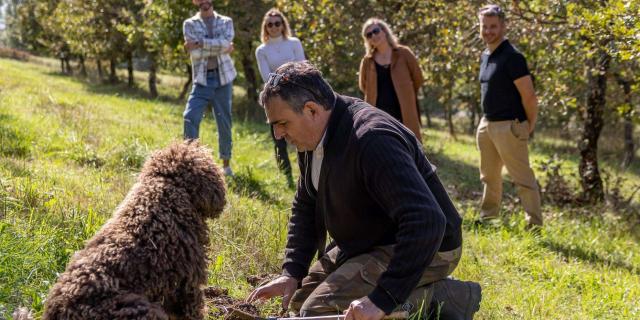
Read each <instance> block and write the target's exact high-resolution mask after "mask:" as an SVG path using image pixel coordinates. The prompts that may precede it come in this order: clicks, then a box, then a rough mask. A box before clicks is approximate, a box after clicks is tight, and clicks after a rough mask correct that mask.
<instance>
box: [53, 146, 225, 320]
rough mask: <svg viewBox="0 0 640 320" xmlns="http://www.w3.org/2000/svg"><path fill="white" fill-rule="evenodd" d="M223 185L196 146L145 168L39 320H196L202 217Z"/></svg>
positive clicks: (204, 238)
mask: <svg viewBox="0 0 640 320" xmlns="http://www.w3.org/2000/svg"><path fill="white" fill-rule="evenodd" d="M225 194H226V189H225V181H224V176H223V174H222V171H221V170H220V168H219V167H218V166H216V165H215V164H214V161H213V159H212V157H211V155H210V151H209V150H207V149H206V148H204V147H202V146H200V145H199V143H198V142H197V141H193V140H192V141H185V142H182V143H174V144H172V145H171V146H169V147H168V148H166V149H163V150H160V151H157V152H156V153H154V154H153V155H152V156H151V158H150V159H149V160H148V161H147V162H146V163H145V165H144V167H143V168H142V172H141V173H140V175H139V177H138V181H137V183H136V184H135V185H134V186H133V188H132V189H131V191H129V194H128V195H127V196H126V198H125V199H124V201H123V202H122V203H121V204H120V206H118V208H117V209H116V211H115V213H114V215H113V217H112V218H111V219H110V220H109V221H107V223H106V224H105V225H104V226H103V227H102V229H101V230H100V231H99V232H98V233H97V234H96V235H95V236H94V237H93V238H92V239H91V240H89V241H88V242H87V244H86V246H85V248H84V249H82V250H80V251H78V252H77V253H76V254H75V255H74V256H73V258H72V259H71V261H70V262H69V265H68V266H67V269H66V270H65V272H64V273H63V274H62V275H61V276H60V277H59V279H58V282H57V283H56V284H55V286H54V287H53V288H52V289H51V291H50V293H49V297H48V298H47V301H46V305H45V312H44V316H43V319H174V318H178V319H203V317H204V301H203V294H202V292H201V286H203V285H205V284H206V280H207V257H206V251H207V245H208V243H209V237H208V227H207V224H206V222H205V220H206V219H207V218H216V217H218V216H219V215H220V213H221V212H222V210H223V207H224V205H225Z"/></svg>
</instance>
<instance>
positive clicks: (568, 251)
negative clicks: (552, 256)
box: [541, 239, 640, 275]
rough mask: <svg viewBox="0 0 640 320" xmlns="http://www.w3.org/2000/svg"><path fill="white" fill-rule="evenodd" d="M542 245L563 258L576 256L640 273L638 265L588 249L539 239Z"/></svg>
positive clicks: (590, 261) (594, 262)
mask: <svg viewBox="0 0 640 320" xmlns="http://www.w3.org/2000/svg"><path fill="white" fill-rule="evenodd" d="M541 244H542V246H543V247H545V248H547V249H549V250H552V251H555V252H557V253H559V254H561V255H562V256H564V257H565V258H577V259H580V260H582V261H586V262H589V263H591V264H597V265H605V266H611V267H615V268H619V269H625V270H627V271H629V272H631V273H633V274H635V275H640V267H638V266H634V265H631V264H629V263H626V262H624V261H620V260H618V259H607V258H603V257H601V256H600V255H598V254H597V253H595V252H592V251H588V250H585V249H582V248H579V247H570V246H568V245H566V244H564V243H557V242H555V241H551V240H548V239H545V240H543V241H541Z"/></svg>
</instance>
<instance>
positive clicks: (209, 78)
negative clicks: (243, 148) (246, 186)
mask: <svg viewBox="0 0 640 320" xmlns="http://www.w3.org/2000/svg"><path fill="white" fill-rule="evenodd" d="M192 1H193V4H194V5H196V6H198V8H199V9H200V11H199V12H198V13H196V15H195V16H193V17H191V18H189V19H187V20H185V21H184V24H183V32H184V40H185V44H184V46H185V48H186V49H187V51H189V54H190V55H191V64H192V67H193V90H192V91H191V95H189V100H188V101H187V106H186V108H185V110H184V114H183V117H184V137H185V139H196V138H198V136H199V129H200V121H201V120H202V117H203V115H204V110H205V108H206V107H207V105H208V104H209V103H212V104H213V112H214V115H215V118H216V123H217V125H218V146H219V151H220V158H221V159H222V161H223V166H224V174H225V175H227V176H232V175H233V171H232V170H231V166H230V164H229V161H230V160H231V147H232V143H231V97H232V89H233V79H235V77H236V74H237V73H236V69H235V68H234V66H233V60H231V57H230V56H229V53H231V51H233V42H232V41H233V36H234V31H233V20H231V18H229V17H226V16H223V15H220V14H218V13H217V12H215V11H213V5H212V4H211V0H192Z"/></svg>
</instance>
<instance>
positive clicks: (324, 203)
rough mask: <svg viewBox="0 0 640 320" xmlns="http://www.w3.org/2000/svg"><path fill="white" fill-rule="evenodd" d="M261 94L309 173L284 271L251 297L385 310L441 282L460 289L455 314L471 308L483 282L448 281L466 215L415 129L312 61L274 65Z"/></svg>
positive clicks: (325, 308) (420, 297) (367, 316)
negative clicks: (353, 93)
mask: <svg viewBox="0 0 640 320" xmlns="http://www.w3.org/2000/svg"><path fill="white" fill-rule="evenodd" d="M260 101H261V104H262V106H263V107H264V109H265V112H266V115H267V119H268V120H269V122H270V124H272V125H273V128H274V133H275V135H276V138H277V139H281V138H284V139H286V140H287V142H289V143H291V144H293V145H295V146H296V147H297V149H298V152H299V153H298V162H299V166H300V172H301V176H300V180H299V182H298V188H297V192H296V195H295V198H294V200H293V208H292V215H291V219H290V221H289V233H288V239H287V245H286V249H285V261H284V264H283V266H282V269H283V272H282V276H280V277H279V278H277V279H275V280H273V281H271V282H269V283H268V284H266V285H264V286H262V287H260V288H258V289H256V290H255V291H254V292H252V293H251V295H250V296H249V298H248V300H249V301H254V300H256V299H266V298H271V297H274V296H282V297H283V307H284V308H285V309H286V308H287V307H288V306H289V304H291V307H292V309H293V310H294V311H295V312H298V313H299V314H300V315H301V316H303V317H308V316H317V315H328V314H335V313H336V312H346V313H347V317H346V318H347V320H350V319H356V320H378V319H381V318H383V317H384V315H385V314H389V313H391V312H392V311H394V310H396V309H400V308H403V309H405V310H407V311H410V312H416V311H418V309H419V308H421V307H422V306H423V304H424V302H425V300H426V305H427V306H428V305H429V303H430V302H431V292H432V290H431V289H432V288H435V289H436V290H435V291H436V292H435V296H436V297H438V296H442V295H438V288H440V293H442V292H448V293H449V295H452V296H453V297H450V298H445V299H444V301H443V302H444V304H443V308H442V310H443V312H448V311H447V310H446V308H450V309H451V310H452V311H451V312H454V313H456V312H457V313H459V314H460V315H461V316H462V317H464V318H471V317H472V315H473V313H474V312H475V311H477V310H478V308H479V302H480V287H479V285H478V284H476V283H470V282H461V281H456V280H451V279H445V278H446V277H447V276H448V275H449V274H451V272H453V270H454V269H455V268H456V266H457V265H458V261H460V256H461V252H462V231H461V223H462V219H461V218H460V215H459V214H458V212H457V210H456V208H455V207H454V205H453V203H452V202H451V200H450V199H449V196H448V195H447V192H446V191H445V189H444V187H443V186H442V184H441V183H440V180H439V179H438V176H437V175H436V173H435V167H434V166H433V165H431V163H429V161H428V160H427V158H426V157H425V155H424V152H423V150H422V145H421V144H420V143H419V141H418V139H417V138H416V137H415V136H414V135H413V133H412V132H411V130H409V129H407V128H406V127H405V126H404V125H402V124H401V123H400V122H398V121H397V120H395V119H394V118H393V117H391V116H389V115H388V114H387V113H385V112H384V111H381V110H380V109H377V108H374V107H372V106H370V105H369V104H367V103H366V102H363V101H361V100H359V99H355V98H351V97H347V96H342V95H339V94H336V93H335V92H333V90H332V88H331V86H330V85H329V84H328V83H327V82H326V81H325V80H324V79H323V78H322V75H321V73H320V71H318V69H316V68H315V67H314V66H313V65H311V64H310V63H308V62H292V63H287V64H285V65H283V66H281V67H280V68H278V70H277V71H276V73H274V74H270V76H269V79H268V81H267V83H266V84H265V86H264V89H263V90H262V92H261V94H260ZM327 233H328V234H329V236H330V238H331V239H332V242H331V245H329V247H325V245H326V236H327ZM316 252H319V259H318V261H317V262H316V263H315V264H314V265H313V266H311V267H310V264H311V261H312V259H313V257H314V255H315V253H316ZM442 279H445V280H444V281H439V280H442ZM434 282H436V283H435V284H433V285H430V284H432V283H434ZM438 283H439V285H436V284H438ZM447 299H457V300H461V299H462V300H464V301H462V302H460V301H451V303H449V302H450V301H447Z"/></svg>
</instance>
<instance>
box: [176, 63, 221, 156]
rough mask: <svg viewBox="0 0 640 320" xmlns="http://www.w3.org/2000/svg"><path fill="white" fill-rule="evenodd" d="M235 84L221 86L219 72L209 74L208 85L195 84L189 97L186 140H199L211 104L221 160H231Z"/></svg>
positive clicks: (185, 113) (185, 111) (184, 115)
mask: <svg viewBox="0 0 640 320" xmlns="http://www.w3.org/2000/svg"><path fill="white" fill-rule="evenodd" d="M232 89H233V83H228V84H226V85H224V86H221V85H220V78H219V76H218V72H217V71H216V72H207V85H206V86H203V85H200V84H194V85H193V90H191V94H190V95H189V100H188V101H187V106H186V108H185V110H184V113H183V114H182V116H183V117H184V138H185V139H197V138H198V137H199V131H200V121H201V120H202V117H203V116H204V110H205V108H206V107H207V105H208V104H209V102H211V104H212V105H213V115H214V116H215V118H216V123H217V125H218V146H219V148H220V150H219V151H220V158H221V159H223V160H229V159H231V147H232V142H231V97H232Z"/></svg>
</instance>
